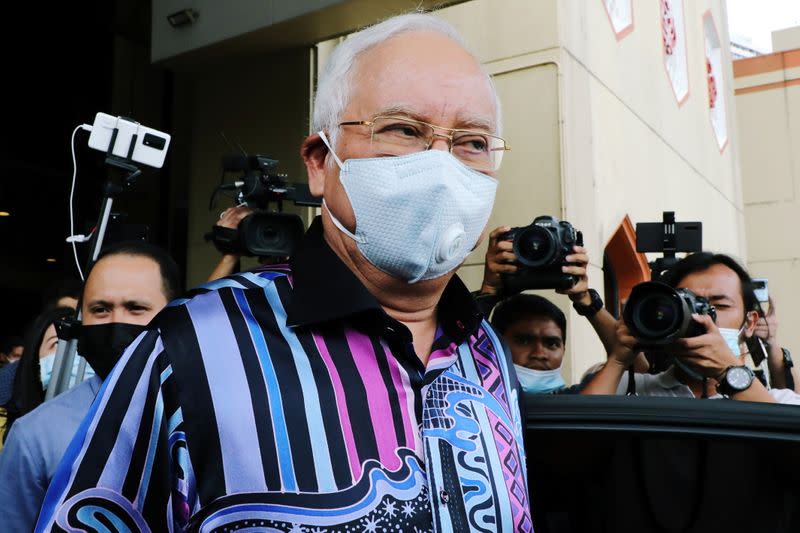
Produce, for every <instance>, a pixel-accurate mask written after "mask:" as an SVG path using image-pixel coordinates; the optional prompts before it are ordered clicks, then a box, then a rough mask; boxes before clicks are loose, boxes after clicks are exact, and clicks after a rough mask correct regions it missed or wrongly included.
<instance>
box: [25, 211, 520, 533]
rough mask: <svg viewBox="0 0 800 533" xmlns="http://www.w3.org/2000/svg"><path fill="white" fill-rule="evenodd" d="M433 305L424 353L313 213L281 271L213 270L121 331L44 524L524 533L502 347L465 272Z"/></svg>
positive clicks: (511, 396)
mask: <svg viewBox="0 0 800 533" xmlns="http://www.w3.org/2000/svg"><path fill="white" fill-rule="evenodd" d="M437 309H438V311H437V312H438V330H437V337H436V340H435V342H434V345H433V349H432V353H431V354H430V358H429V360H428V363H427V365H423V364H422V362H421V361H420V359H419V357H418V356H417V355H416V353H415V352H414V348H413V344H412V337H411V334H410V332H409V330H408V329H407V328H406V327H405V326H404V325H403V324H401V323H400V322H397V321H395V320H393V319H392V318H391V317H389V316H388V315H387V314H386V313H385V312H384V311H383V309H382V308H381V307H380V305H379V304H378V302H377V301H376V299H375V298H374V297H373V296H372V295H371V294H370V293H369V292H368V291H367V290H366V289H365V287H364V286H363V285H362V284H361V283H360V282H359V281H358V279H357V278H356V277H355V276H354V275H353V273H352V272H351V271H350V270H349V269H348V268H347V267H346V266H345V265H344V264H343V263H342V262H341V260H340V259H339V258H338V257H337V256H336V254H335V253H334V252H333V251H332V250H331V249H330V248H329V247H328V245H327V244H326V243H325V240H324V238H323V235H322V228H321V224H320V222H319V220H316V221H315V222H314V223H313V224H312V226H311V228H310V229H309V231H308V233H307V234H306V236H305V238H304V240H303V243H302V244H301V246H300V247H299V249H298V250H297V251H296V253H295V255H294V257H293V260H292V266H291V269H289V268H288V267H283V268H281V267H275V268H272V269H270V270H264V271H259V272H248V273H241V274H237V275H234V276H231V277H229V278H225V279H222V280H218V281H215V282H212V283H210V284H208V285H206V286H204V287H202V288H200V289H198V290H196V291H195V292H194V293H192V294H190V296H189V298H187V299H183V300H180V301H176V302H173V303H171V304H170V305H169V306H168V307H167V308H166V309H164V311H162V312H161V313H160V314H159V316H158V317H157V318H156V319H155V320H154V322H153V323H152V324H151V327H150V328H149V330H148V331H147V332H145V333H143V334H142V335H141V336H139V338H137V339H136V341H134V343H133V344H132V345H131V346H129V347H128V349H127V350H126V351H125V353H124V354H123V356H122V358H121V360H120V363H119V364H117V366H116V367H115V368H114V370H113V372H112V373H111V374H110V375H109V376H108V378H107V379H106V381H105V383H104V385H103V387H102V389H101V391H100V393H99V394H98V397H97V399H96V400H95V402H94V404H93V405H92V407H91V410H90V413H89V415H88V416H87V418H86V419H85V420H84V422H83V423H82V425H81V428H80V429H79V431H78V433H77V434H76V436H75V438H74V439H73V441H72V443H71V444H70V446H69V449H68V450H67V453H66V454H65V456H64V459H63V460H62V463H61V465H60V466H59V469H58V471H57V472H56V475H55V477H54V479H53V481H52V483H51V485H50V489H49V491H48V493H47V497H46V499H45V504H44V507H43V508H42V512H41V514H40V516H39V523H38V525H37V530H38V531H49V530H53V531H62V530H64V531H76V530H78V531H158V532H161V531H183V530H189V531H203V532H207V531H208V532H210V531H234V530H247V531H292V532H301V531H304V532H328V531H330V532H334V531H336V532H344V533H352V532H360V531H369V532H383V531H387V532H388V531H392V532H395V531H486V532H490V531H491V532H494V531H514V532H516V531H531V530H532V526H531V518H530V509H529V505H528V490H527V483H526V470H525V457H524V449H523V444H522V428H521V420H520V414H519V407H518V401H517V398H518V386H517V382H516V376H515V374H514V371H513V365H512V364H511V363H510V359H509V357H508V356H507V355H506V354H505V352H504V350H503V348H502V346H501V344H500V341H499V340H498V338H497V337H496V336H495V334H494V332H493V331H492V329H491V328H490V327H489V326H488V324H487V323H486V322H485V321H483V320H482V319H481V317H480V314H478V312H477V310H476V307H475V304H474V302H473V300H472V297H471V295H470V293H469V292H468V291H467V289H466V288H465V287H464V285H463V284H462V283H461V281H460V280H459V279H458V278H457V277H453V278H452V280H451V281H450V282H449V284H448V286H447V287H446V289H445V291H444V293H443V295H442V298H441V300H440V302H439V306H438V308H437ZM54 423H57V421H54Z"/></svg>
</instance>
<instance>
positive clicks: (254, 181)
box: [206, 155, 321, 258]
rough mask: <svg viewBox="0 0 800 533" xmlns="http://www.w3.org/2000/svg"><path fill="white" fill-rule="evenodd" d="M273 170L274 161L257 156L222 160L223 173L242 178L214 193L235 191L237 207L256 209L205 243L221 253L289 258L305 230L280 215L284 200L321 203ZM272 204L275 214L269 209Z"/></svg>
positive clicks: (212, 234) (218, 229)
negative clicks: (274, 207)
mask: <svg viewBox="0 0 800 533" xmlns="http://www.w3.org/2000/svg"><path fill="white" fill-rule="evenodd" d="M277 167H278V161H277V160H275V159H270V158H268V157H264V156H260V155H253V156H242V155H228V156H224V157H223V158H222V169H223V171H225V172H232V171H235V172H243V174H242V175H241V177H240V178H239V179H238V180H237V181H235V182H234V183H232V184H225V185H221V186H220V187H219V188H218V190H234V191H236V202H237V204H238V205H247V206H249V207H253V208H256V211H255V212H254V213H251V214H249V215H247V216H246V217H245V218H243V219H242V220H241V221H240V222H239V226H238V227H237V229H231V228H224V227H221V226H213V227H212V228H211V232H210V233H208V234H206V240H211V241H213V242H214V245H215V246H216V247H217V249H218V250H219V251H220V252H221V253H223V254H236V255H245V256H250V257H278V258H284V257H288V256H290V255H292V252H293V251H294V248H295V246H296V245H297V243H299V242H300V240H301V239H302V237H303V233H304V232H305V227H304V225H303V220H302V219H301V218H300V217H299V216H298V215H295V214H290V213H283V212H282V211H283V202H284V200H289V201H292V202H294V203H295V205H307V206H318V205H320V203H321V202H320V201H319V200H318V199H316V198H314V197H313V196H311V193H310V192H309V190H308V185H305V184H300V183H295V184H292V183H289V182H288V180H287V176H286V174H279V173H277V172H276V169H277ZM273 202H274V203H275V204H276V206H277V211H275V210H272V209H270V204H271V203H273Z"/></svg>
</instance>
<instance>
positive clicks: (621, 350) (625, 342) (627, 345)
mask: <svg viewBox="0 0 800 533" xmlns="http://www.w3.org/2000/svg"><path fill="white" fill-rule="evenodd" d="M616 334H617V344H616V347H615V349H614V351H613V352H612V353H611V354H609V357H608V360H609V362H614V363H617V364H619V365H620V366H622V367H623V368H628V367H629V366H630V365H631V364H632V363H633V361H634V359H636V356H637V354H638V353H639V352H638V348H637V342H636V339H635V338H634V336H633V335H631V332H630V330H629V329H628V326H627V325H625V321H624V320H622V319H619V320H617V326H616Z"/></svg>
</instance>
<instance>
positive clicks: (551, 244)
mask: <svg viewBox="0 0 800 533" xmlns="http://www.w3.org/2000/svg"><path fill="white" fill-rule="evenodd" d="M500 238H501V239H502V240H507V241H512V242H513V250H514V255H516V256H517V261H518V262H519V270H518V271H517V272H515V273H513V274H505V275H504V276H503V286H504V287H505V290H506V291H507V292H509V293H512V294H513V293H517V292H520V291H524V290H528V289H568V288H570V287H572V286H573V285H575V284H576V283H577V282H578V279H577V277H576V276H572V275H570V274H564V273H563V272H562V271H561V267H563V266H564V265H567V264H569V263H567V261H566V259H565V258H566V256H568V255H570V254H571V253H572V252H573V250H572V248H573V247H574V246H575V245H578V246H583V235H582V234H581V232H580V231H576V230H575V228H574V227H573V226H572V224H570V223H569V222H567V221H566V220H558V219H557V218H555V217H552V216H547V215H543V216H538V217H536V218H535V219H533V222H532V223H531V224H530V225H528V226H522V227H517V228H511V230H509V231H507V232H506V233H504V234H503V235H501V236H500Z"/></svg>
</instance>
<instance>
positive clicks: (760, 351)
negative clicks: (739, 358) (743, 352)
mask: <svg viewBox="0 0 800 533" xmlns="http://www.w3.org/2000/svg"><path fill="white" fill-rule="evenodd" d="M745 344H746V345H747V350H748V351H749V352H750V358H751V359H752V360H753V364H754V365H755V366H761V363H762V362H763V361H764V360H765V359H766V358H767V357H768V354H767V347H766V346H764V341H762V340H761V339H760V338H758V337H756V336H755V335H753V336H752V337H748V338H747V339H745Z"/></svg>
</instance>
